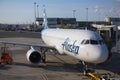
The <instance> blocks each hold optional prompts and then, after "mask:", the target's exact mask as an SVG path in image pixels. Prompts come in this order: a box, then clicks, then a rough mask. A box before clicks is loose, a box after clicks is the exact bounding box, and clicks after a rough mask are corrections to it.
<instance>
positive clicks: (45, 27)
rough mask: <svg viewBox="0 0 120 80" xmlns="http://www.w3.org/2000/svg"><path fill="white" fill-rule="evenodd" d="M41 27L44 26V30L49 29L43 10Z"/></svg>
mask: <svg viewBox="0 0 120 80" xmlns="http://www.w3.org/2000/svg"><path fill="white" fill-rule="evenodd" d="M43 26H44V29H48V28H49V27H48V21H47V16H46V10H45V8H44V9H43Z"/></svg>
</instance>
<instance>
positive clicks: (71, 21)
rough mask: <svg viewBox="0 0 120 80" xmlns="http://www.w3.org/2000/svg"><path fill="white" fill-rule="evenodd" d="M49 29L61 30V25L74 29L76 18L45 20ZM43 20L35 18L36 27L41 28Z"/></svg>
mask: <svg viewBox="0 0 120 80" xmlns="http://www.w3.org/2000/svg"><path fill="white" fill-rule="evenodd" d="M47 20H48V25H49V27H50V28H61V27H62V26H63V25H65V26H72V28H75V27H76V18H47ZM42 24H43V18H36V25H37V26H39V28H43V26H42Z"/></svg>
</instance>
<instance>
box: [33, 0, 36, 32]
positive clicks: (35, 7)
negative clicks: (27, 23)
mask: <svg viewBox="0 0 120 80" xmlns="http://www.w3.org/2000/svg"><path fill="white" fill-rule="evenodd" d="M34 14H35V21H34V28H33V30H34V31H35V29H36V2H34Z"/></svg>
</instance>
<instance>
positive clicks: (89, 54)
mask: <svg viewBox="0 0 120 80" xmlns="http://www.w3.org/2000/svg"><path fill="white" fill-rule="evenodd" d="M41 34H42V40H43V41H44V42H45V43H46V44H47V45H50V46H55V48H56V49H57V50H58V52H59V53H61V54H62V53H66V54H68V55H71V56H74V57H76V58H77V59H79V60H82V61H85V62H88V63H94V64H98V63H102V62H104V61H106V60H107V58H108V56H109V55H108V49H107V47H106V45H105V44H104V43H103V40H102V38H101V37H100V36H99V35H98V34H97V33H95V32H93V31H89V30H75V29H44V30H43V31H42V33H41Z"/></svg>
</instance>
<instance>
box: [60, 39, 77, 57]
mask: <svg viewBox="0 0 120 80" xmlns="http://www.w3.org/2000/svg"><path fill="white" fill-rule="evenodd" d="M69 42H70V39H69V38H67V39H66V40H65V41H64V43H63V44H62V47H63V49H65V50H67V51H69V52H72V53H74V54H75V55H77V54H78V52H79V46H76V45H75V43H76V42H77V40H75V41H74V42H73V44H71V43H69Z"/></svg>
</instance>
